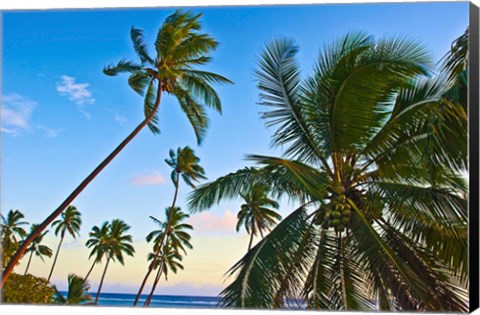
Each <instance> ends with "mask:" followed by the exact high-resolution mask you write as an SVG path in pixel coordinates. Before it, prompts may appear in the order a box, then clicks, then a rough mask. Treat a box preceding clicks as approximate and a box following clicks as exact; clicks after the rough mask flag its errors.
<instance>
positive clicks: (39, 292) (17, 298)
mask: <svg viewBox="0 0 480 315" xmlns="http://www.w3.org/2000/svg"><path fill="white" fill-rule="evenodd" d="M54 292H55V289H54V288H52V287H50V284H49V283H48V281H47V280H46V279H44V278H39V277H35V276H32V275H30V274H28V275H19V274H16V273H12V274H10V276H9V277H8V280H7V282H6V283H5V286H4V287H3V289H2V294H3V297H2V303H12V304H24V303H25V304H50V303H51V301H52V298H53V294H54Z"/></svg>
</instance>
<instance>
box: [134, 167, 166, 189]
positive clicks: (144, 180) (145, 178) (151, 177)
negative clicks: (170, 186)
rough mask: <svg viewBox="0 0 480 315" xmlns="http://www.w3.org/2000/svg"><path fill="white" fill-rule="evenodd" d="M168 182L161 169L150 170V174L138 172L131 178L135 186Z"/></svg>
mask: <svg viewBox="0 0 480 315" xmlns="http://www.w3.org/2000/svg"><path fill="white" fill-rule="evenodd" d="M166 182H167V181H166V180H165V178H164V177H163V176H162V174H161V173H160V171H150V172H149V173H148V174H137V175H134V176H133V178H132V179H131V180H130V183H131V184H132V185H134V186H147V185H164V184H166Z"/></svg>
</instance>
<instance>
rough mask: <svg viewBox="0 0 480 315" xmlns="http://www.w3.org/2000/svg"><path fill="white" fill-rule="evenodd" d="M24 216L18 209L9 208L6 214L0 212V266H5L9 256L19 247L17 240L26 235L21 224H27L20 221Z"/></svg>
mask: <svg viewBox="0 0 480 315" xmlns="http://www.w3.org/2000/svg"><path fill="white" fill-rule="evenodd" d="M24 217H25V216H24V215H23V213H22V212H20V210H10V211H9V212H8V213H7V216H6V217H4V216H3V214H0V218H1V222H0V227H1V230H0V242H1V247H2V267H5V266H6V265H7V264H8V262H9V261H10V258H11V257H12V256H13V255H14V254H15V252H16V251H17V249H18V247H19V242H20V241H22V239H23V238H25V236H26V235H27V232H26V231H25V230H24V229H23V227H22V225H27V224H28V223H27V222H25V221H21V220H22V219H23V218H24Z"/></svg>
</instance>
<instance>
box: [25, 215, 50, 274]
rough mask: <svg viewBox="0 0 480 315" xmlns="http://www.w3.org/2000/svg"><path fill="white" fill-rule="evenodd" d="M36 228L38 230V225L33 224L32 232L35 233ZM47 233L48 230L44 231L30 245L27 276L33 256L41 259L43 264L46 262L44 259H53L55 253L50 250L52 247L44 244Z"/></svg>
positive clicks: (26, 268)
mask: <svg viewBox="0 0 480 315" xmlns="http://www.w3.org/2000/svg"><path fill="white" fill-rule="evenodd" d="M36 228H37V226H36V224H32V226H31V231H34V230H35V229H36ZM47 233H48V230H47V231H44V232H43V233H42V234H40V235H39V236H37V237H36V238H35V239H34V240H33V242H32V243H31V244H30V246H29V247H28V248H27V253H28V252H30V256H29V257H28V263H27V266H26V267H25V273H24V274H25V275H26V274H27V273H28V269H29V268H30V263H31V262H32V257H33V255H35V256H37V257H39V258H40V259H41V260H42V261H43V262H45V260H44V259H43V257H52V254H53V252H52V250H51V249H50V247H48V246H47V245H43V244H42V241H43V238H44V237H45V235H46V234H47Z"/></svg>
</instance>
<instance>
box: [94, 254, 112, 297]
mask: <svg viewBox="0 0 480 315" xmlns="http://www.w3.org/2000/svg"><path fill="white" fill-rule="evenodd" d="M109 263H110V258H108V259H107V264H106V265H105V269H104V270H103V274H102V278H101V279H100V285H99V286H98V292H97V296H96V297H95V305H97V304H98V299H99V298H100V291H102V286H103V280H104V279H105V274H106V273H107V268H108V264H109Z"/></svg>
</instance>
